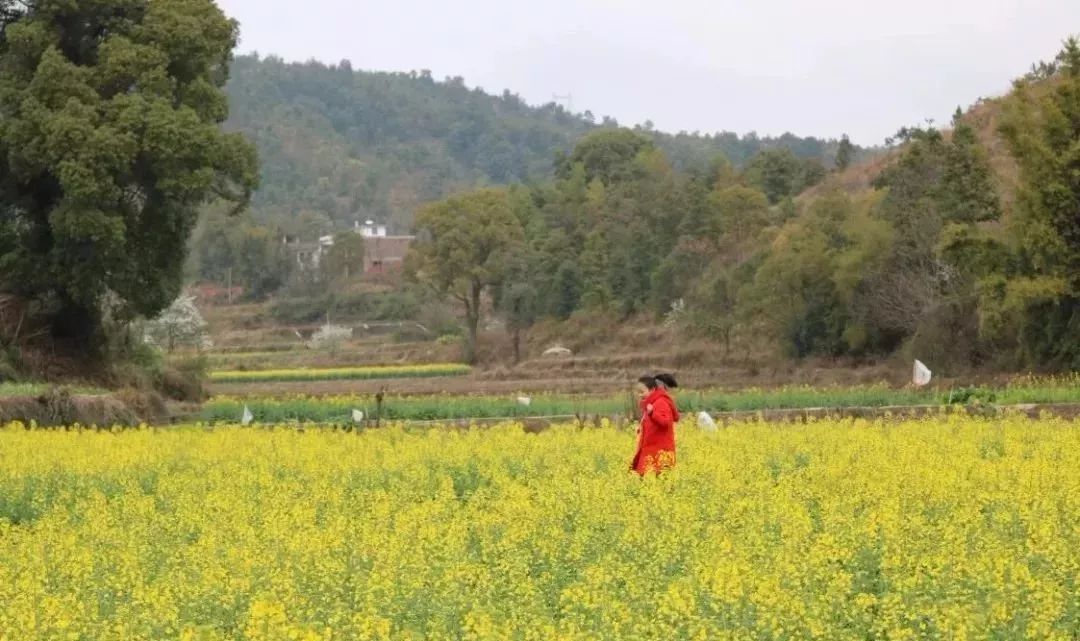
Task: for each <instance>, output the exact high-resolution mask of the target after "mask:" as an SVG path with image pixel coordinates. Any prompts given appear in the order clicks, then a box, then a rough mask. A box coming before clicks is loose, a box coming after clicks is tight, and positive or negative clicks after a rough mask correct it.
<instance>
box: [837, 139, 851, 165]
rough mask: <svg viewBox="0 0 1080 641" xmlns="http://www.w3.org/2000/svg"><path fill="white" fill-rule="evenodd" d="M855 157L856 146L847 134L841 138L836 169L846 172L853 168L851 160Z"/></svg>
mask: <svg viewBox="0 0 1080 641" xmlns="http://www.w3.org/2000/svg"><path fill="white" fill-rule="evenodd" d="M854 155H855V145H853V144H851V139H850V138H848V135H847V134H844V135H843V136H841V137H840V144H839V146H838V147H837V148H836V169H837V170H839V171H844V170H845V169H847V168H848V167H850V166H851V160H852V158H853V157H854Z"/></svg>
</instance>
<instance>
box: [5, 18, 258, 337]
mask: <svg viewBox="0 0 1080 641" xmlns="http://www.w3.org/2000/svg"><path fill="white" fill-rule="evenodd" d="M0 20H2V22H0V26H2V30H0V207H2V211H3V219H2V223H0V224H2V225H3V227H2V228H0V233H2V235H3V236H4V237H6V239H7V241H8V242H7V243H4V242H0V250H3V253H2V254H0V287H2V288H4V289H6V290H8V291H12V292H16V293H19V294H23V295H25V296H27V297H29V298H32V299H35V300H38V301H40V302H42V303H43V304H46V305H48V306H51V309H52V310H53V312H54V313H55V319H56V322H55V323H54V329H55V330H56V331H57V333H59V334H61V335H68V336H74V337H83V338H86V337H88V334H90V333H92V332H93V330H94V329H95V328H96V326H97V319H98V317H99V315H100V313H101V305H102V301H103V300H104V299H105V297H106V294H109V295H110V299H112V300H114V301H117V303H118V304H117V305H116V307H117V308H118V309H114V310H112V311H113V313H117V314H120V315H122V316H123V315H128V316H130V315H133V314H142V315H145V316H154V315H155V314H156V313H157V312H159V311H161V310H162V309H164V308H165V307H167V306H168V305H169V304H170V303H171V302H172V301H173V300H175V299H176V298H177V295H178V294H179V292H180V288H181V284H182V274H183V263H184V258H185V253H186V247H187V239H188V235H189V234H190V232H191V231H192V229H193V228H194V227H195V224H196V221H197V217H198V213H199V209H200V207H202V206H203V205H205V204H206V203H207V202H209V201H211V200H224V201H228V202H230V203H233V205H234V206H235V207H241V206H243V205H245V204H246V203H247V202H248V200H249V199H250V197H251V194H252V191H253V190H254V188H255V186H256V184H257V163H256V157H255V152H254V149H253V148H252V147H251V146H250V145H249V144H248V143H247V142H246V141H245V140H244V138H243V137H242V136H241V135H239V134H227V133H223V132H222V131H221V129H220V127H219V125H220V124H221V123H222V122H224V120H225V119H226V117H227V115H228V106H227V102H226V97H225V94H224V92H223V91H222V87H223V86H224V84H225V82H226V80H227V78H228V70H229V63H230V61H231V59H232V50H233V47H234V46H235V44H236V38H237V24H236V23H235V22H234V21H232V20H229V19H228V18H227V17H226V16H225V15H224V14H223V13H222V12H221V10H220V9H219V8H218V7H217V6H216V4H215V3H214V2H212V1H211V0H171V1H170V2H155V1H151V0H80V1H77V2H75V1H71V0H30V1H28V2H18V3H13V2H4V3H3V11H2V12H0Z"/></svg>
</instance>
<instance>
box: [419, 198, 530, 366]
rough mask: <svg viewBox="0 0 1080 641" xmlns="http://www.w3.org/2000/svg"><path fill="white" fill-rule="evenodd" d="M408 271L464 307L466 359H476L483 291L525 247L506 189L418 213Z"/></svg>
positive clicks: (501, 276) (503, 274)
mask: <svg viewBox="0 0 1080 641" xmlns="http://www.w3.org/2000/svg"><path fill="white" fill-rule="evenodd" d="M416 229H417V234H418V239H417V242H416V243H415V244H414V245H413V246H412V248H411V250H410V253H409V256H408V264H407V268H408V273H409V275H410V277H412V278H413V279H415V280H417V281H419V282H421V283H425V284H427V285H429V286H431V287H432V288H434V289H435V290H436V291H438V292H439V293H440V294H445V295H450V296H452V297H454V298H455V299H456V300H457V301H458V302H460V303H461V304H462V306H464V308H465V324H466V328H467V330H468V342H467V344H466V359H467V360H468V361H470V362H473V361H475V360H476V336H477V332H478V330H479V326H480V313H481V304H482V303H483V297H484V294H485V292H488V290H489V289H490V288H492V287H493V286H496V285H499V284H501V283H502V282H503V281H504V279H505V277H506V275H507V272H508V270H509V269H510V267H511V266H512V264H513V263H514V257H515V252H517V251H519V250H520V249H521V247H522V245H523V243H524V232H523V230H522V228H521V222H520V221H519V220H518V218H517V216H516V215H515V214H514V209H513V206H512V204H511V199H510V194H509V193H508V192H507V191H506V190H505V189H482V190H480V191H475V192H471V193H466V194H463V195H460V196H454V197H452V198H448V199H446V200H444V201H441V202H437V203H434V204H432V205H429V206H427V207H425V208H424V209H422V210H421V211H420V213H419V214H418V215H417V219H416Z"/></svg>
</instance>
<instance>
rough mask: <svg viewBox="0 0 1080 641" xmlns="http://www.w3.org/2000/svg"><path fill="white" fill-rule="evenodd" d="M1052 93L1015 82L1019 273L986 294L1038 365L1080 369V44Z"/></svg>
mask: <svg viewBox="0 0 1080 641" xmlns="http://www.w3.org/2000/svg"><path fill="white" fill-rule="evenodd" d="M1055 66H1056V69H1057V70H1058V71H1057V75H1056V77H1055V79H1054V83H1053V84H1052V86H1051V87H1049V88H1042V89H1041V90H1036V89H1034V88H1033V87H1031V86H1029V85H1028V84H1027V83H1026V82H1024V81H1021V82H1019V83H1018V84H1017V87H1016V91H1015V95H1014V96H1013V97H1012V98H1011V99H1010V100H1009V101H1008V103H1007V111H1006V113H1005V117H1004V119H1003V122H1002V127H1001V132H1002V134H1004V136H1005V139H1006V141H1007V142H1008V144H1009V147H1010V150H1011V151H1012V153H1013V157H1014V158H1016V159H1017V163H1018V164H1019V165H1020V172H1021V176H1022V178H1023V183H1022V186H1021V188H1020V191H1019V193H1018V198H1017V211H1016V224H1015V228H1016V235H1017V236H1018V238H1019V242H1018V243H1017V246H1016V249H1015V255H1014V262H1015V264H1016V267H1015V272H1014V273H1013V274H1011V278H1009V279H1008V280H1004V279H1002V280H999V282H998V283H997V284H996V285H995V286H993V287H988V288H987V289H988V290H989V291H990V292H991V295H990V296H988V299H989V300H988V302H989V305H988V306H987V310H986V312H985V313H986V316H987V319H986V320H987V321H988V322H990V324H991V325H993V326H996V327H997V328H998V329H999V331H1001V330H1002V328H1003V327H1012V328H1015V332H1016V335H1017V337H1018V344H1019V347H1020V350H1021V355H1022V356H1023V358H1024V359H1025V360H1026V361H1027V363H1028V364H1029V365H1032V366H1050V367H1057V368H1072V369H1077V368H1080V340H1077V336H1080V180H1078V179H1077V175H1078V170H1077V168H1078V167H1080V40H1078V39H1077V38H1075V37H1074V38H1070V39H1068V40H1067V41H1066V42H1065V46H1064V48H1063V49H1062V51H1061V53H1060V54H1059V55H1058V59H1057V64H1056V65H1055Z"/></svg>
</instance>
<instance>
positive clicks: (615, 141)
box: [555, 129, 655, 185]
mask: <svg viewBox="0 0 1080 641" xmlns="http://www.w3.org/2000/svg"><path fill="white" fill-rule="evenodd" d="M654 148H655V147H654V145H653V142H652V141H651V140H649V139H648V138H646V137H645V136H643V135H641V134H638V133H636V132H634V131H631V130H629V129H604V130H600V131H597V132H595V133H591V134H589V135H588V136H586V137H585V138H584V139H582V140H581V142H579V143H578V144H577V146H576V147H574V152H573V153H572V154H570V155H569V156H568V157H565V158H563V159H561V160H560V161H559V162H558V163H557V165H556V168H555V172H556V175H557V176H559V177H560V178H567V177H569V175H570V172H571V171H572V170H573V168H574V167H575V166H576V165H581V166H582V167H583V168H584V169H585V180H586V181H588V182H592V181H594V180H599V181H600V182H602V183H604V184H605V185H609V184H612V183H616V182H620V181H627V180H633V179H634V178H635V177H637V176H638V175H639V171H638V169H639V167H638V166H637V165H636V164H635V162H634V161H635V160H636V159H637V157H638V155H639V154H641V153H642V152H647V151H651V150H652V149H654Z"/></svg>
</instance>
